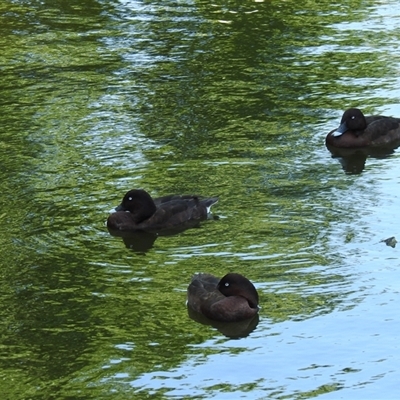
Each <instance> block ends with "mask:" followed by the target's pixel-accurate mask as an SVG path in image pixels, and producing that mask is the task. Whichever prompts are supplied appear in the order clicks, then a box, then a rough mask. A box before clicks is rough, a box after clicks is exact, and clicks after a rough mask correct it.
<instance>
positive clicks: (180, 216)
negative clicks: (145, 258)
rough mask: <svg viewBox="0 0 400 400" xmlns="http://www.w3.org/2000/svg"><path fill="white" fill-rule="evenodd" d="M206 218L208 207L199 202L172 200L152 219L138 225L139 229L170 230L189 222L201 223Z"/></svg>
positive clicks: (163, 205)
mask: <svg viewBox="0 0 400 400" xmlns="http://www.w3.org/2000/svg"><path fill="white" fill-rule="evenodd" d="M206 218H207V207H206V206H205V205H204V204H202V203H200V202H199V201H198V200H196V199H190V200H182V199H180V200H179V199H178V200H170V201H165V202H164V203H161V204H160V205H159V206H158V207H157V210H156V212H155V213H154V214H153V215H152V216H151V217H150V218H148V219H146V220H145V221H143V222H141V223H139V224H137V229H141V230H146V231H149V230H151V231H160V230H168V229H172V228H174V227H176V226H179V225H184V224H186V223H187V222H189V221H200V220H203V219H206Z"/></svg>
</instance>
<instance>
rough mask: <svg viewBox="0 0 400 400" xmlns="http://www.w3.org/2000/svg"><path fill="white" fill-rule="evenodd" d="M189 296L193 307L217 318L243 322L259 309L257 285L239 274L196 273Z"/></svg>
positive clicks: (190, 305)
mask: <svg viewBox="0 0 400 400" xmlns="http://www.w3.org/2000/svg"><path fill="white" fill-rule="evenodd" d="M187 297H188V303H187V304H188V306H189V307H190V308H191V309H193V310H194V311H196V312H198V313H200V314H203V315H204V316H206V317H207V318H209V319H212V320H215V321H224V322H237V321H242V320H245V319H248V318H252V317H253V316H254V315H255V314H257V312H258V293H257V290H256V288H255V287H254V285H253V284H252V283H251V282H250V281H249V280H248V279H247V278H246V277H244V276H243V275H240V274H236V273H229V274H227V275H225V276H224V277H223V278H222V279H219V278H217V277H215V276H214V275H211V274H196V275H194V276H193V278H192V281H191V282H190V284H189V287H188V290H187Z"/></svg>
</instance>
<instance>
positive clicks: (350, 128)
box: [325, 108, 400, 148]
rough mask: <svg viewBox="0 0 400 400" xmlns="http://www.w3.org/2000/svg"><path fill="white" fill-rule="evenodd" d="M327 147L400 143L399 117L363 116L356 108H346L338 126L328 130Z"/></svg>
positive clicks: (376, 145) (355, 146)
mask: <svg viewBox="0 0 400 400" xmlns="http://www.w3.org/2000/svg"><path fill="white" fill-rule="evenodd" d="M325 143H326V145H327V147H328V148H329V147H330V146H333V147H339V148H360V147H378V146H384V147H386V146H390V145H396V146H398V145H399V144H400V118H394V117H385V116H383V115H371V116H364V114H363V113H362V111H361V110H360V109H358V108H349V109H348V110H346V111H345V112H344V114H343V116H342V119H341V121H340V126H339V127H338V128H336V129H334V130H333V131H331V132H329V133H328V135H327V136H326V139H325Z"/></svg>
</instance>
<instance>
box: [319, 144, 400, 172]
mask: <svg viewBox="0 0 400 400" xmlns="http://www.w3.org/2000/svg"><path fill="white" fill-rule="evenodd" d="M399 145H400V143H399V144H398V145H397V146H395V147H393V146H389V147H377V148H364V149H344V148H343V149H341V148H337V147H333V146H329V145H327V146H326V147H327V149H328V150H329V151H330V153H331V154H332V158H337V159H338V161H339V162H340V164H341V165H342V168H343V171H344V172H345V173H346V174H355V175H356V174H361V172H363V171H364V169H365V163H366V161H367V158H368V157H371V158H376V159H384V158H389V157H390V156H391V155H392V154H394V151H395V150H396V148H397V147H398V146H399Z"/></svg>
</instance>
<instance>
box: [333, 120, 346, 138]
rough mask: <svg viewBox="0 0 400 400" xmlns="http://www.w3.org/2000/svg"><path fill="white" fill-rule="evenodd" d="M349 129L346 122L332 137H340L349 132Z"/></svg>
mask: <svg viewBox="0 0 400 400" xmlns="http://www.w3.org/2000/svg"><path fill="white" fill-rule="evenodd" d="M348 130H349V128H347V125H346V122H343V124H341V125H340V126H339V128H337V129H336V130H335V131H333V133H332V136H340V135H343V133H345V132H347V131H348Z"/></svg>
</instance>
